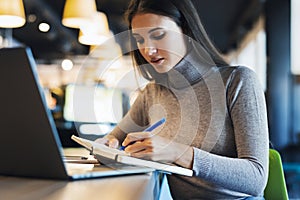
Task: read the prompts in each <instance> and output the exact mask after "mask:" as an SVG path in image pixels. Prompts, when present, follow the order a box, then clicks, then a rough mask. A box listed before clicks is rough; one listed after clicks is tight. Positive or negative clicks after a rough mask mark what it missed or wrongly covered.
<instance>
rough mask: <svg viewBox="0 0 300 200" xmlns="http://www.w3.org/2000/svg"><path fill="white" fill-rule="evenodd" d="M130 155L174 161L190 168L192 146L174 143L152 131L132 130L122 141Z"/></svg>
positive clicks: (154, 159)
mask: <svg viewBox="0 0 300 200" xmlns="http://www.w3.org/2000/svg"><path fill="white" fill-rule="evenodd" d="M122 145H123V146H126V148H125V151H126V152H127V153H130V154H131V156H133V157H137V158H143V159H147V160H153V161H161V162H169V163H176V164H178V165H181V166H183V167H187V168H191V166H192V162H193V148H192V147H190V146H188V145H184V144H180V143H176V142H174V141H172V140H170V139H167V138H164V137H161V136H159V135H157V134H153V133H152V132H134V133H129V134H127V137H126V138H125V140H124V141H123V143H122Z"/></svg>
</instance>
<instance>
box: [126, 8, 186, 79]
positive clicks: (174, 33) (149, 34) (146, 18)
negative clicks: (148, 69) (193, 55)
mask: <svg viewBox="0 0 300 200" xmlns="http://www.w3.org/2000/svg"><path fill="white" fill-rule="evenodd" d="M131 27H132V34H133V37H134V38H135V40H136V43H137V47H138V49H139V51H140V53H141V54H142V56H143V57H144V58H145V60H146V61H147V62H148V63H150V64H151V65H152V66H153V67H154V68H155V70H156V71H157V72H158V73H165V72H168V71H169V70H170V69H172V68H173V67H174V66H175V65H176V64H177V63H178V62H179V61H180V60H181V59H182V58H183V57H184V56H185V54H186V51H187V48H186V42H185V37H184V34H183V33H182V30H181V28H180V27H179V26H177V24H176V23H175V22H174V21H173V20H172V19H171V18H169V17H166V16H162V15H156V14H151V13H145V14H137V15H135V16H134V17H133V19H132V22H131Z"/></svg>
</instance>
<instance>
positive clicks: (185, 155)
mask: <svg viewBox="0 0 300 200" xmlns="http://www.w3.org/2000/svg"><path fill="white" fill-rule="evenodd" d="M176 146H177V147H176V148H175V149H176V150H177V153H176V155H177V157H176V159H175V161H174V163H175V164H177V165H180V166H182V167H185V168H188V169H192V168H193V160H194V149H193V147H191V146H189V145H185V144H179V143H177V145H176Z"/></svg>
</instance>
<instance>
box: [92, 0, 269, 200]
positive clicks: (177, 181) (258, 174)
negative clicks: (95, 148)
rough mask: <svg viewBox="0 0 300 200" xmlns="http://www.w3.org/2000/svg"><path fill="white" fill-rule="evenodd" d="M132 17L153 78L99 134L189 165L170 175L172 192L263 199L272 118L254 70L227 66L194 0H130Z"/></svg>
mask: <svg viewBox="0 0 300 200" xmlns="http://www.w3.org/2000/svg"><path fill="white" fill-rule="evenodd" d="M127 18H128V22H129V30H130V33H131V36H132V43H131V45H132V56H133V59H134V63H135V66H136V69H137V70H138V71H139V72H140V74H141V75H142V76H143V77H145V78H146V79H148V80H149V81H150V83H149V84H148V85H147V86H146V87H145V88H144V89H143V90H142V91H141V93H140V94H139V96H138V98H137V100H136V101H135V103H134V104H133V105H132V107H131V109H130V111H129V112H128V113H127V115H126V116H125V117H124V119H123V120H122V121H121V122H120V123H119V124H118V126H117V127H116V128H115V129H114V130H113V131H112V132H111V133H110V134H108V135H107V136H106V137H104V138H101V139H98V140H97V141H98V142H101V143H105V144H107V145H108V146H111V147H114V148H118V146H119V145H123V146H125V147H126V148H125V151H126V152H129V153H131V155H132V156H135V157H139V158H144V159H149V160H154V161H161V162H171V163H174V164H176V165H179V166H182V167H186V168H190V169H192V170H193V172H194V174H193V176H192V177H185V176H178V175H169V176H168V182H169V185H170V191H171V194H172V197H173V198H174V199H244V198H251V199H252V198H253V199H263V191H264V188H265V185H266V182H267V177H268V144H269V141H268V125H267V115H266V106H265V99H264V94H263V91H262V89H261V87H260V85H259V83H258V80H257V78H256V75H255V74H254V72H253V71H251V70H249V69H248V68H245V67H242V66H228V64H227V63H226V62H225V61H224V59H223V58H222V57H221V56H220V55H219V53H218V52H217V50H216V49H215V48H214V46H213V45H212V43H211V42H210V40H209V38H208V36H207V34H206V32H205V30H204V28H203V26H202V24H201V21H200V19H199V16H198V14H197V11H196V10H195V8H194V6H193V4H192V3H191V1H190V0H184V1H183V0H159V1H155V0H132V1H131V3H130V5H129V8H128V11H127ZM163 117H165V118H166V123H165V124H164V125H162V126H160V127H159V128H157V129H155V130H154V131H152V132H143V130H144V129H145V127H147V126H149V125H151V124H153V123H154V122H156V121H158V120H159V119H161V118H163Z"/></svg>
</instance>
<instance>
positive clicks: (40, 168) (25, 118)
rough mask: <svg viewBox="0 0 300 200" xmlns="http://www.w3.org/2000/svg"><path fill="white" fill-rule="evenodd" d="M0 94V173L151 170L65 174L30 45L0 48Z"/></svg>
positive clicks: (54, 176)
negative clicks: (27, 46)
mask: <svg viewBox="0 0 300 200" xmlns="http://www.w3.org/2000/svg"><path fill="white" fill-rule="evenodd" d="M0 92H1V97H0V106H1V108H0V110H1V115H0V158H1V164H0V175H8V176H23V177H35V178H47V179H62V180H76V179H84V178H96V177H108V176H116V175H125V174H126V175H128V174H141V173H147V172H151V171H153V169H150V168H144V167H135V166H129V165H120V164H117V165H114V166H104V165H100V166H95V167H93V168H92V169H91V168H85V167H83V168H82V170H79V168H78V166H77V167H76V170H72V169H71V171H72V172H69V169H70V168H69V167H67V164H66V163H65V162H64V158H63V147H62V145H61V142H60V139H59V135H58V132H57V129H56V126H55V122H54V119H53V117H52V114H51V112H50V110H49V109H48V107H47V104H46V100H45V97H44V92H43V88H42V87H41V85H40V83H39V79H38V74H37V69H36V64H35V61H34V58H33V55H32V52H31V50H30V48H3V49H0Z"/></svg>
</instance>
